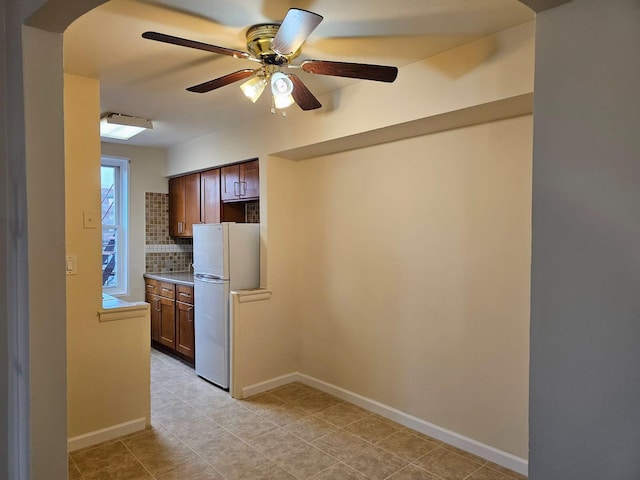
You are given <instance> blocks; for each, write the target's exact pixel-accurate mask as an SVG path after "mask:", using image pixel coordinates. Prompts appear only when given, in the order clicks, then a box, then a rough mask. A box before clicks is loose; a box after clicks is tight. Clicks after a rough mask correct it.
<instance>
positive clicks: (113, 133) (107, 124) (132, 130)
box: [100, 113, 153, 140]
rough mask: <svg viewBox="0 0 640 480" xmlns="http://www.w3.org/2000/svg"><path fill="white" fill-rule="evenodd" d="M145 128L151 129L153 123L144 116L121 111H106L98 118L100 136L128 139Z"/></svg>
mask: <svg viewBox="0 0 640 480" xmlns="http://www.w3.org/2000/svg"><path fill="white" fill-rule="evenodd" d="M145 130H153V123H152V122H151V120H147V119H146V118H138V117H132V116H130V115H123V114H121V113H108V114H106V115H104V116H103V117H102V118H100V136H101V137H105V138H113V139H116V140H129V139H130V138H132V137H134V136H136V135H138V134H139V133H142V132H144V131H145Z"/></svg>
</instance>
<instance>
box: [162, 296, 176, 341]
mask: <svg viewBox="0 0 640 480" xmlns="http://www.w3.org/2000/svg"><path fill="white" fill-rule="evenodd" d="M158 303H159V308H160V338H159V340H158V341H159V342H160V343H161V344H162V345H164V346H165V347H169V348H173V349H174V350H175V348H176V314H175V307H176V302H175V301H174V300H170V299H168V298H162V297H160V298H159V299H158Z"/></svg>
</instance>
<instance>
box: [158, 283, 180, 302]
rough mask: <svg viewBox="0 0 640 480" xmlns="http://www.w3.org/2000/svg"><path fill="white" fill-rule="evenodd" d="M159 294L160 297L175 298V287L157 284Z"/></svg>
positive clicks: (171, 284)
mask: <svg viewBox="0 0 640 480" xmlns="http://www.w3.org/2000/svg"><path fill="white" fill-rule="evenodd" d="M158 287H159V293H158V295H160V296H161V297H164V298H170V299H172V300H173V299H174V298H175V297H176V287H175V285H174V284H173V283H169V282H159V285H158Z"/></svg>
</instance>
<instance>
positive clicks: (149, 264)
mask: <svg viewBox="0 0 640 480" xmlns="http://www.w3.org/2000/svg"><path fill="white" fill-rule="evenodd" d="M144 260H145V271H146V272H147V273H160V272H188V271H189V269H190V268H191V264H192V263H193V253H192V252H166V253H145V255H144Z"/></svg>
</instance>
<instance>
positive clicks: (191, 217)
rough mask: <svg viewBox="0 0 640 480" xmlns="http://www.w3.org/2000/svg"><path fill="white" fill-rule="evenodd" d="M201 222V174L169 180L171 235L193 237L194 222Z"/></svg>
mask: <svg viewBox="0 0 640 480" xmlns="http://www.w3.org/2000/svg"><path fill="white" fill-rule="evenodd" d="M194 223H200V174H199V173H193V174H191V175H184V176H182V177H176V178H171V179H170V180H169V235H171V236H172V237H192V236H193V224H194Z"/></svg>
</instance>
